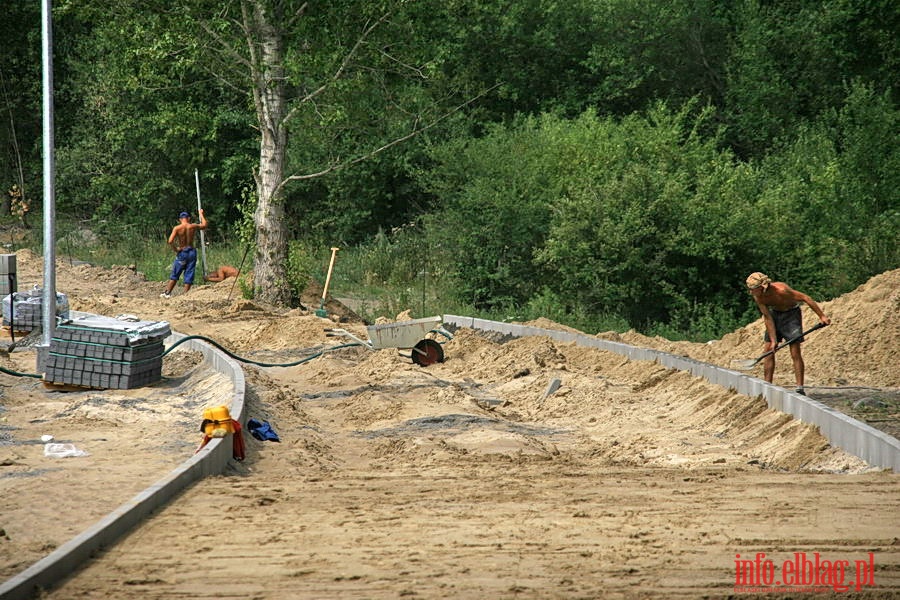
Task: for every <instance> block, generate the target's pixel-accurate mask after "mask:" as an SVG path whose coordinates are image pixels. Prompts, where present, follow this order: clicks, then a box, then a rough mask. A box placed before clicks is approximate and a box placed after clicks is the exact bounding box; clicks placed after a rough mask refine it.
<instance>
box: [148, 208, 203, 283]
mask: <svg viewBox="0 0 900 600" xmlns="http://www.w3.org/2000/svg"><path fill="white" fill-rule="evenodd" d="M198 212H199V213H200V222H199V223H191V215H190V214H189V213H186V212H183V213H181V214H180V215H178V225H176V226H175V227H173V228H172V233H170V234H169V241H168V244H169V246H171V247H172V250H174V251H175V261H174V262H173V263H172V274H171V275H169V283H168V284H167V285H166V291H165V292H163V293H162V294H160V295H159V297H160V298H171V297H172V290H173V289H175V284H176V283H178V278H179V277H181V276H182V274H184V292H185V293H187V292H188V290H190V289H191V286H192V285H193V284H194V269H195V268H196V266H197V249H196V248H194V234H195V233H196V232H197V231H200V230H203V229H206V225H207V222H206V216H205V215H204V214H203V209H202V208H201V209H198Z"/></svg>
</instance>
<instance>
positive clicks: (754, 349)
mask: <svg viewBox="0 0 900 600" xmlns="http://www.w3.org/2000/svg"><path fill="white" fill-rule="evenodd" d="M817 301H818V300H817ZM748 302H749V300H748ZM819 305H820V306H821V307H822V310H824V311H825V314H826V315H828V316H829V317H830V318H831V320H832V324H831V326H830V327H826V328H825V329H821V330H819V331H817V332H815V333H812V334H810V335H809V337H807V339H806V342H805V343H804V345H803V358H804V361H805V362H806V379H807V382H808V384H810V385H821V386H876V387H898V386H900V369H898V368H897V365H898V364H900V269H896V270H893V271H888V272H886V273H882V274H880V275H877V276H875V277H873V278H872V279H870V280H869V281H867V282H866V283H864V284H863V285H861V286H859V287H858V288H856V289H855V290H853V291H852V292H849V293H847V294H844V295H842V296H840V297H838V298H835V299H834V300H830V301H825V302H822V301H819ZM818 320H819V319H818V317H817V316H816V315H815V313H813V312H812V311H811V310H809V308H807V307H806V306H804V307H803V322H804V326H805V327H806V328H808V327H809V326H810V325H812V324H814V323H817V322H818ZM529 324H530V323H529ZM764 332H765V327H764V325H763V320H762V317H760V318H759V319H757V320H756V321H754V322H752V323H749V324H748V325H747V326H745V327H741V328H740V329H737V330H735V331H733V332H731V333H729V334H727V335H725V336H723V337H722V339H720V340H713V341H710V342H707V343H705V344H700V343H690V342H672V341H669V340H666V339H663V338H661V337H649V336H645V335H641V334H639V333H637V332H635V331H628V332H626V333H623V334H621V335H617V334H614V333H610V332H602V333H598V334H597V337H599V338H603V339H610V340H614V341H622V342H624V343H626V344H631V345H633V346H639V347H643V348H655V349H657V350H662V351H664V352H669V353H672V354H678V355H683V356H689V357H691V358H695V359H697V360H702V361H704V362H709V363H712V364H716V365H720V366H724V367H730V366H731V361H732V360H733V359H746V358H756V357H757V356H759V355H760V354H762V352H763V342H762V339H763V334H764ZM776 362H777V367H776V372H775V383H777V384H780V385H791V384H792V383H793V371H792V370H791V367H790V358H789V357H788V356H787V352H780V353H779V354H778V355H776ZM761 369H762V367H761V366H760V367H758V373H757V376H759V375H760V374H761Z"/></svg>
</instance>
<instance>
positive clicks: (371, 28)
mask: <svg viewBox="0 0 900 600" xmlns="http://www.w3.org/2000/svg"><path fill="white" fill-rule="evenodd" d="M390 15H391V13H390V12H386V13H384V14H383V15H381V18H379V19H378V20H377V21H375V22H374V23H371V24H368V25H366V27H365V28H364V29H363V32H362V34H360V36H359V38H358V39H357V40H356V43H355V44H353V48H351V49H350V51H349V52H348V53H347V55H346V56H344V60H342V61H341V64H340V66H339V67H338V68H337V70H336V71H335V72H334V74H333V75H332V76H331V78H330V79H329V80H328V81H326V82H325V83H323V84H322V85H320V86H319V87H318V88H316V89H315V90H313V91H312V92H310V93H308V94H307V95H306V96H304V97H303V98H301V99H300V101H299V102H298V103H297V105H296V106H294V108H292V109H291V110H290V111H288V113H287V114H286V115H285V117H284V120H283V121H282V126H284V125H287V124H288V122H290V120H291V119H292V118H293V117H294V116H295V115H296V114H297V111H298V110H299V109H300V106H302V105H303V104H304V103H305V102H309V101H310V100H312V99H313V98H315V97H317V96H319V95H320V94H322V93H323V92H324V91H325V90H327V89H328V88H329V86H330V85H331V84H332V83H334V82H335V81H337V80H338V79H340V78H341V77H343V75H344V71H346V70H347V66H348V65H349V64H350V60H351V59H352V58H353V57H354V56H355V55H356V53H357V51H359V48H360V47H361V46H362V45H363V42H364V41H365V40H366V39H367V38H368V37H369V35H371V34H372V32H373V31H375V29H376V28H378V27H379V26H380V25H381V24H382V23H384V22H385V21H387V19H388V17H389V16H390Z"/></svg>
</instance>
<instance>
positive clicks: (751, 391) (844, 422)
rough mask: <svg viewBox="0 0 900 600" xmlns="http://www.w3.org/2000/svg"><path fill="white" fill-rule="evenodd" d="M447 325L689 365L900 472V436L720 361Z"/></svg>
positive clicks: (576, 337)
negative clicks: (557, 341) (549, 340)
mask: <svg viewBox="0 0 900 600" xmlns="http://www.w3.org/2000/svg"><path fill="white" fill-rule="evenodd" d="M444 325H445V326H446V325H453V326H456V327H468V328H470V329H482V330H486V331H496V332H498V333H502V334H505V335H508V336H510V337H525V336H534V335H542V336H547V337H549V338H552V339H555V340H559V341H562V342H575V343H576V344H578V345H581V346H588V347H592V348H599V349H601V350H608V351H610V352H615V353H616V354H621V355H624V356H627V357H628V358H630V359H632V360H649V361H655V362H658V363H659V364H661V365H663V366H664V367H669V368H672V369H678V370H680V371H688V372H690V373H691V374H692V375H696V376H698V377H703V378H704V379H706V380H707V381H709V382H710V383H714V384H716V385H721V386H722V387H726V388H731V389H733V390H735V391H736V392H738V393H740V394H746V395H747V396H762V397H763V398H764V399H765V400H766V403H767V404H768V405H769V407H770V408H774V409H776V410H780V411H782V412H785V413H788V414H789V415H792V416H794V417H796V418H797V419H799V420H801V421H803V422H804V423H810V424H812V425H817V426H818V427H819V430H820V431H821V432H822V435H823V436H825V438H826V439H827V440H828V441H829V442H830V443H831V444H832V445H833V446H837V447H838V448H841V449H843V450H846V451H847V452H849V453H850V454H853V455H854V456H858V457H859V458H861V459H863V460H865V461H866V462H867V463H869V464H870V465H873V466H876V467H882V468H885V469H893V470H894V472H895V473H900V440H897V438H895V437H892V436H890V435H888V434H886V433H884V432H883V431H878V430H877V429H875V428H874V427H870V426H869V425H866V424H865V423H862V422H860V421H857V420H856V419H853V418H850V417H848V416H847V415H845V414H843V413H841V412H838V411H836V410H834V409H832V408H830V407H828V406H825V405H824V404H822V403H821V402H816V401H815V400H813V399H811V398H808V397H806V396H801V395H800V394H797V393H794V392H791V391H788V390H786V389H784V388H782V387H778V386H776V385H772V384H770V383H767V382H765V381H763V380H761V379H757V378H755V377H750V376H749V375H745V374H743V373H740V372H739V371H733V370H731V369H725V368H723V367H717V366H715V365H711V364H708V363H704V362H700V361H698V360H694V359H691V358H686V357H683V356H676V355H674V354H669V353H668V352H662V351H660V350H651V349H649V348H638V347H635V346H629V345H628V344H623V343H621V342H612V341H609V340H601V339H599V338H595V337H593V336H590V335H586V334H583V333H572V332H568V331H559V330H555V329H542V328H540V327H530V326H527V325H514V324H511V323H500V322H498V321H488V320H485V319H475V318H472V317H460V316H457V315H444Z"/></svg>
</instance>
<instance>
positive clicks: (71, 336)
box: [44, 315, 171, 390]
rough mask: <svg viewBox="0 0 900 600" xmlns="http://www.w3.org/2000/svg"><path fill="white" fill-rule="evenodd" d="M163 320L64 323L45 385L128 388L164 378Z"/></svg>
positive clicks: (88, 319) (85, 319) (90, 319)
mask: <svg viewBox="0 0 900 600" xmlns="http://www.w3.org/2000/svg"><path fill="white" fill-rule="evenodd" d="M170 333H171V330H170V329H169V324H168V323H166V322H165V321H139V320H137V319H136V318H135V317H129V318H127V319H125V320H123V319H122V318H118V319H114V318H111V317H103V316H99V315H86V316H81V317H78V318H77V319H72V320H66V321H62V322H60V323H59V324H58V325H57V327H56V335H55V336H54V337H53V338H52V339H51V340H50V351H49V353H48V355H47V360H46V364H45V365H44V366H45V372H44V381H47V382H52V383H56V384H68V385H78V386H84V387H91V388H102V389H118V390H127V389H132V388H137V387H143V386H145V385H150V384H151V383H155V382H157V381H159V380H160V379H161V378H162V357H163V352H164V346H163V341H164V340H165V339H166V338H167V337H169V335H170Z"/></svg>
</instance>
